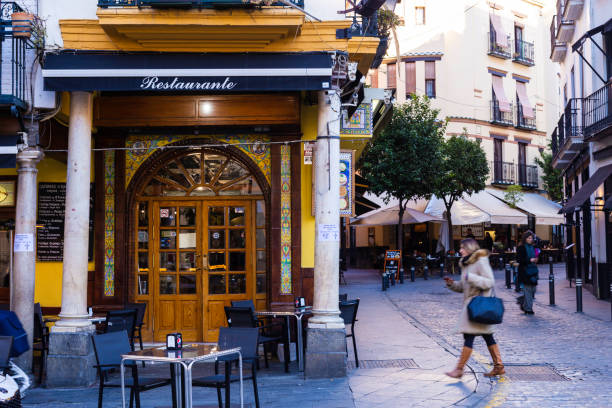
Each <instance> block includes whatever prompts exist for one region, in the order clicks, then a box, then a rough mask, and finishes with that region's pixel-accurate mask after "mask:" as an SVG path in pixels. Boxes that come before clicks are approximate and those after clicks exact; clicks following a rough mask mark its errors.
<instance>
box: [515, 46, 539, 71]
mask: <svg viewBox="0 0 612 408" xmlns="http://www.w3.org/2000/svg"><path fill="white" fill-rule="evenodd" d="M512 61H514V62H517V63H519V64H522V65H525V66H528V67H531V66H533V65H535V54H534V47H533V42H528V41H523V40H519V39H517V40H515V41H514V53H513V54H512Z"/></svg>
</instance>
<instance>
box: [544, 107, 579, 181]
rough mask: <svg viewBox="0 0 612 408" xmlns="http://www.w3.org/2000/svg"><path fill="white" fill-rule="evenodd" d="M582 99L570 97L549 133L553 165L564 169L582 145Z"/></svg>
mask: <svg viewBox="0 0 612 408" xmlns="http://www.w3.org/2000/svg"><path fill="white" fill-rule="evenodd" d="M583 101H584V100H583V99H581V98H572V99H570V100H569V101H568V103H567V105H566V106H565V109H564V112H563V114H562V115H561V117H560V118H559V121H558V122H557V127H556V129H555V130H554V131H553V133H552V135H551V148H552V153H553V167H554V168H556V169H565V168H566V167H567V166H568V165H569V164H570V163H571V162H572V160H574V159H575V158H576V156H577V155H578V154H579V153H580V151H581V150H582V148H583V146H584V133H583V129H584V128H583V123H584V122H583V120H584V119H583V105H584V103H583Z"/></svg>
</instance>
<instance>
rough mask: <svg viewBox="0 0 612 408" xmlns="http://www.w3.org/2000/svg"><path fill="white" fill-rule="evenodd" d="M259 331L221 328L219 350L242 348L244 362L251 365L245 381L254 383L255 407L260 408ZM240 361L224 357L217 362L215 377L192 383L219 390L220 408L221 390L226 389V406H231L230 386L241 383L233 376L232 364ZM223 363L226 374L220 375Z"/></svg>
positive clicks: (248, 328)
mask: <svg viewBox="0 0 612 408" xmlns="http://www.w3.org/2000/svg"><path fill="white" fill-rule="evenodd" d="M258 339H259V330H258V329H257V328H254V327H221V328H219V342H218V345H219V349H220V350H223V349H230V348H235V347H240V354H242V362H243V363H247V364H250V365H251V375H250V376H243V379H244V380H248V379H251V380H252V381H253V394H254V396H255V407H256V408H259V395H258V393H257V369H256V365H257V360H258V358H259V357H258V356H257V345H258V344H259V341H258ZM235 361H238V355H228V356H223V357H220V358H218V359H217V361H215V375H211V376H207V377H201V378H195V379H193V381H192V383H193V385H194V386H196V387H208V388H216V389H217V399H218V401H219V408H222V407H223V400H222V398H221V389H222V388H225V406H226V407H229V406H230V384H231V383H233V382H236V381H240V377H239V376H238V375H237V374H232V365H231V363H232V362H235ZM221 362H223V363H224V365H225V367H224V373H223V374H219V363H221Z"/></svg>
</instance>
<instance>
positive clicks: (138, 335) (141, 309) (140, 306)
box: [126, 303, 147, 350]
mask: <svg viewBox="0 0 612 408" xmlns="http://www.w3.org/2000/svg"><path fill="white" fill-rule="evenodd" d="M126 307H127V308H128V309H135V310H136V321H135V322H134V334H133V338H132V343H134V340H135V339H138V343H139V344H140V349H141V350H142V349H143V345H142V325H143V324H144V318H145V312H146V310H147V304H146V303H128V304H127V305H126Z"/></svg>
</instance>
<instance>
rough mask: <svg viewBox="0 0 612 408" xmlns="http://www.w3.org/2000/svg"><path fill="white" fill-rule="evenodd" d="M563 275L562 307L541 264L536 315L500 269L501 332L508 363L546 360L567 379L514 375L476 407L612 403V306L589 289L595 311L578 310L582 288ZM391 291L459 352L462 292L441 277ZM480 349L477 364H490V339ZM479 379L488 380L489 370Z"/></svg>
mask: <svg viewBox="0 0 612 408" xmlns="http://www.w3.org/2000/svg"><path fill="white" fill-rule="evenodd" d="M562 273H563V269H562V265H560V266H559V267H556V268H555V275H556V276H557V290H556V293H557V299H558V303H559V304H560V305H559V306H557V307H550V306H548V291H547V286H548V279H547V277H548V266H542V267H541V269H540V279H541V280H540V282H539V285H538V288H539V290H540V292H539V293H538V294H537V295H536V300H537V302H536V305H535V307H534V311H535V315H533V316H529V315H525V314H523V313H522V312H521V311H520V309H519V307H518V305H516V303H515V298H516V296H517V294H516V293H515V292H514V290H509V289H506V288H505V283H504V274H503V272H501V271H496V292H497V296H499V297H501V298H502V299H503V300H504V303H505V306H506V312H505V315H504V322H503V324H501V325H499V326H498V330H497V332H496V335H495V337H496V340H497V341H498V343H499V345H500V349H501V353H502V358H503V360H504V362H505V363H506V364H507V365H523V364H524V365H530V366H538V365H540V366H541V365H544V366H545V367H550V368H552V369H553V370H554V371H556V372H557V373H558V374H560V375H561V376H563V378H559V377H558V378H557V379H560V380H561V381H550V380H546V381H539V380H538V381H535V380H530V381H520V378H513V377H512V376H511V375H508V376H506V377H504V378H502V379H501V380H498V381H495V382H494V390H493V392H492V394H491V395H490V397H489V398H488V399H487V400H484V401H482V402H479V403H478V404H476V406H487V407H497V406H502V407H519V406H520V407H611V406H612V386H611V385H610V378H612V322H610V321H609V320H604V319H603V318H602V317H603V316H606V315H607V316H608V319H609V314H606V311H609V310H610V303H608V302H602V301H597V300H594V298H593V297H592V296H591V294H590V293H588V292H586V291H584V297H585V310H587V308H590V311H589V312H588V313H587V314H578V313H575V312H574V311H575V303H571V300H575V296H572V293H575V289H567V286H568V284H567V281H565V280H564V279H563V278H562ZM545 277H546V280H543V278H545ZM572 291H573V292H572ZM386 294H387V296H388V298H389V299H390V300H391V301H392V302H393V303H394V305H395V306H396V307H397V308H398V310H400V311H401V312H402V313H404V314H405V315H406V316H408V317H409V318H410V319H413V320H414V321H415V322H418V324H420V325H422V326H423V327H425V328H426V329H428V330H431V332H432V333H433V334H434V335H435V336H438V338H439V339H441V340H443V341H445V342H447V343H448V344H450V345H451V346H452V347H453V348H454V349H455V350H456V352H458V350H459V349H460V348H461V346H462V337H461V335H460V334H455V333H454V327H455V324H456V319H457V316H458V313H459V312H458V311H459V308H460V306H461V300H462V297H461V296H460V295H458V294H455V293H452V292H450V291H449V290H447V289H446V288H445V287H444V284H443V281H442V280H441V279H440V277H439V276H436V277H433V278H430V279H429V280H428V281H424V280H423V279H422V278H419V279H417V281H416V282H409V281H408V282H406V283H405V284H404V285H396V286H395V287H392V288H391V289H390V290H389V291H387V292H386ZM594 309H597V311H595V310H594ZM474 347H475V350H474V351H475V353H474V357H473V359H472V362H473V360H476V361H477V362H480V363H488V362H489V361H490V356H489V353H488V351H487V349H486V346H485V344H484V341H483V340H482V339H477V341H476V342H475V346H474ZM476 367H477V366H476ZM475 370H478V369H477V368H475ZM553 374H554V372H553ZM479 378H481V379H484V378H483V377H481V375H479Z"/></svg>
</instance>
